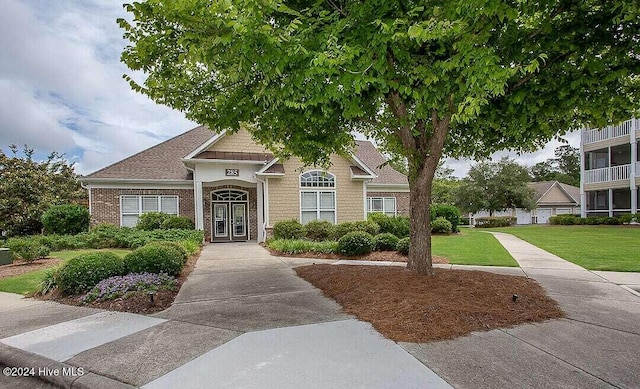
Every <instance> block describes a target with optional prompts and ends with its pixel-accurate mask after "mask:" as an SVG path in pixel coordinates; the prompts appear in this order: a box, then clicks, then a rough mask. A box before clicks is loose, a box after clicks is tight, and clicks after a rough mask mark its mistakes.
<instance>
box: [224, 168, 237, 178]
mask: <svg viewBox="0 0 640 389" xmlns="http://www.w3.org/2000/svg"><path fill="white" fill-rule="evenodd" d="M239 174H240V170H238V169H225V171H224V175H225V176H234V177H237V176H238V175H239Z"/></svg>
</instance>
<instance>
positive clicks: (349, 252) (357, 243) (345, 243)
mask: <svg viewBox="0 0 640 389" xmlns="http://www.w3.org/2000/svg"><path fill="white" fill-rule="evenodd" d="M373 247H374V243H373V236H371V234H369V233H368V232H365V231H353V232H349V233H347V234H346V235H344V236H343V237H342V238H340V240H338V251H339V252H340V254H343V255H346V256H349V257H355V256H357V255H364V254H369V253H370V252H371V251H373Z"/></svg>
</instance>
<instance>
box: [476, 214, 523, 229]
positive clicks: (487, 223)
mask: <svg viewBox="0 0 640 389" xmlns="http://www.w3.org/2000/svg"><path fill="white" fill-rule="evenodd" d="M516 220H517V219H516V218H515V217H513V216H491V217H478V218H476V227H478V228H494V227H511V226H513V225H514V224H516Z"/></svg>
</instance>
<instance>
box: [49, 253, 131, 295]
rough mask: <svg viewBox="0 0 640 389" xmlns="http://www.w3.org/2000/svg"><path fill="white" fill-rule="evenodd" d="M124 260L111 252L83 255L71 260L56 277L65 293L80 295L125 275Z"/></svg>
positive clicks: (56, 281) (58, 284)
mask: <svg viewBox="0 0 640 389" xmlns="http://www.w3.org/2000/svg"><path fill="white" fill-rule="evenodd" d="M123 272H124V266H123V260H122V258H120V257H118V256H117V255H115V254H113V253H109V252H96V253H89V254H82V255H79V256H77V257H75V258H72V259H70V260H69V261H68V262H67V263H65V264H64V265H63V266H62V267H61V268H60V270H59V271H57V272H56V273H55V275H54V277H55V284H56V285H57V286H58V288H59V289H60V290H61V291H62V292H64V293H70V294H80V293H84V292H86V291H88V290H89V289H91V288H93V287H94V286H96V284H97V283H98V282H100V281H102V280H103V279H105V278H109V277H113V276H119V275H122V274H124V273H123Z"/></svg>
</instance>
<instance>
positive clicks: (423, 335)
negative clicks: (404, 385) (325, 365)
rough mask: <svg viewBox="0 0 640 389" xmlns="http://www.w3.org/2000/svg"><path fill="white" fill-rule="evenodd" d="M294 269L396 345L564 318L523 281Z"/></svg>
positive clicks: (457, 273) (374, 269)
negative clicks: (397, 343)
mask: <svg viewBox="0 0 640 389" xmlns="http://www.w3.org/2000/svg"><path fill="white" fill-rule="evenodd" d="M294 270H295V271H296V273H298V276H300V277H302V278H303V279H305V280H307V281H309V282H310V283H312V284H313V285H314V286H316V287H317V288H319V289H321V290H322V292H323V293H324V294H325V295H326V296H327V297H330V298H332V299H333V300H335V301H337V302H338V303H339V304H340V305H342V307H343V310H344V311H345V312H346V313H349V314H353V315H355V316H357V317H358V318H359V319H361V320H364V321H368V322H370V323H371V324H372V325H373V326H374V328H375V329H376V330H377V331H378V332H380V333H381V334H383V335H384V336H386V337H387V338H389V339H391V340H394V341H396V342H400V341H402V342H430V341H436V340H444V339H453V338H457V337H460V336H464V335H467V334H469V333H471V332H473V331H487V330H490V329H494V328H500V327H510V326H514V325H517V324H521V323H528V322H541V321H545V320H548V319H555V318H561V317H564V313H563V312H562V310H560V308H559V306H558V304H557V303H556V302H555V301H554V300H552V299H551V298H549V297H548V296H547V295H546V293H545V291H544V289H543V288H542V287H541V286H540V285H538V283H536V282H535V281H534V280H531V279H528V278H525V277H517V276H506V275H500V274H493V273H487V272H482V271H469V270H445V269H434V275H433V276H422V275H418V274H416V273H415V272H412V271H409V270H406V269H404V268H397V267H379V266H332V265H310V266H303V267H299V268H295V269H294ZM514 294H517V295H518V297H517V299H516V301H515V302H513V301H512V296H513V295H514Z"/></svg>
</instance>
